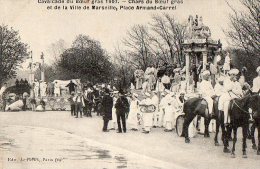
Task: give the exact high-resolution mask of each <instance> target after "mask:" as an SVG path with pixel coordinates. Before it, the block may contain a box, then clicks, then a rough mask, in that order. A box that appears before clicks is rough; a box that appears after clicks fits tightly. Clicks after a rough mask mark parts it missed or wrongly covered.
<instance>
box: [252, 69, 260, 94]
mask: <svg viewBox="0 0 260 169" xmlns="http://www.w3.org/2000/svg"><path fill="white" fill-rule="evenodd" d="M256 72H257V73H259V72H260V66H258V67H257V69H256ZM259 90H260V76H259V75H258V76H257V77H256V78H254V80H253V87H252V92H254V93H257V92H258V91H259Z"/></svg>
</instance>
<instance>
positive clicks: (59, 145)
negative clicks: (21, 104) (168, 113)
mask: <svg viewBox="0 0 260 169" xmlns="http://www.w3.org/2000/svg"><path fill="white" fill-rule="evenodd" d="M0 126H1V129H0V157H1V163H0V168H1V164H2V165H3V166H2V168H4V169H5V168H6V169H7V168H8V169H9V168H21V167H22V166H23V168H26V167H27V168H28V169H31V168H33V169H38V168H55V169H56V168H62V169H63V168H79V169H80V168H91V169H92V168H97V169H100V168H142V169H143V168H147V169H150V168H165V169H169V168H200V169H201V168H202V169H207V168H221V169H224V168H225V169H226V168H234V169H239V168H248V169H254V168H259V165H260V156H257V155H256V152H255V151H254V150H252V149H251V148H250V147H251V143H250V142H249V141H248V147H249V148H248V159H243V158H242V152H241V146H242V145H241V139H239V140H238V143H237V150H236V153H237V157H236V158H235V159H232V158H230V155H229V154H223V153H222V148H223V147H222V146H221V147H215V146H214V144H213V139H212V138H209V139H208V138H203V137H202V136H198V137H196V138H193V139H192V143H191V144H185V143H184V139H183V138H179V137H178V136H177V135H176V133H174V132H171V133H165V132H163V131H162V130H163V129H153V131H152V133H150V134H148V135H145V134H142V133H141V132H139V131H138V132H133V131H129V132H127V133H124V134H118V133H116V132H115V131H111V132H109V133H103V132H101V128H102V119H101V118H100V117H95V116H94V117H93V118H86V117H85V118H82V119H75V118H72V117H71V116H70V115H69V112H0ZM240 133H241V132H239V134H240ZM8 158H9V161H8ZM12 158H13V159H16V161H12ZM21 158H22V159H21ZM27 158H28V159H27ZM33 158H34V159H33ZM73 166H74V167H73Z"/></svg>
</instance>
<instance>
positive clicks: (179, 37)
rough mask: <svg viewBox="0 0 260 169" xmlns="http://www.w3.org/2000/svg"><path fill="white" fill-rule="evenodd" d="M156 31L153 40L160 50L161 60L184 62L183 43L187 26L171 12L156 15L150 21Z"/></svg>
mask: <svg viewBox="0 0 260 169" xmlns="http://www.w3.org/2000/svg"><path fill="white" fill-rule="evenodd" d="M150 25H151V29H152V30H153V32H154V33H155V35H154V36H153V38H152V40H153V42H155V44H156V48H157V49H159V51H160V53H161V54H160V55H159V56H160V58H159V59H160V60H162V61H163V62H167V63H179V64H180V65H181V62H182V50H181V43H182V41H183V40H184V39H185V37H186V26H185V25H183V24H180V23H178V22H177V21H176V20H175V19H174V18H173V17H172V16H170V15H169V14H164V15H162V16H160V15H154V16H153V17H152V22H151V23H150Z"/></svg>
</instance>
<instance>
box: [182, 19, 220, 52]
mask: <svg viewBox="0 0 260 169" xmlns="http://www.w3.org/2000/svg"><path fill="white" fill-rule="evenodd" d="M187 31H188V38H187V39H185V40H184V41H183V43H182V48H183V51H184V52H207V51H217V50H218V49H220V48H221V47H222V44H221V43H220V40H218V41H216V40H212V39H211V31H210V28H209V27H208V26H206V25H204V24H203V19H202V17H200V18H198V15H196V18H195V19H193V17H192V16H189V19H188V27H187Z"/></svg>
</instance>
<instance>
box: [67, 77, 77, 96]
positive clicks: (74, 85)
mask: <svg viewBox="0 0 260 169" xmlns="http://www.w3.org/2000/svg"><path fill="white" fill-rule="evenodd" d="M66 87H68V88H69V92H70V94H71V92H75V87H77V85H76V84H75V83H73V82H72V80H71V81H70V83H69V84H67V86H66Z"/></svg>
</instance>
